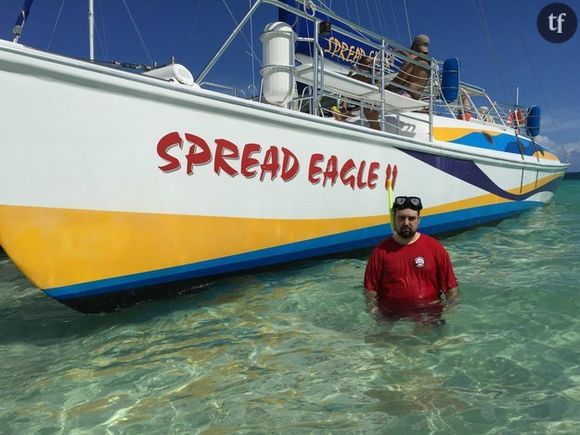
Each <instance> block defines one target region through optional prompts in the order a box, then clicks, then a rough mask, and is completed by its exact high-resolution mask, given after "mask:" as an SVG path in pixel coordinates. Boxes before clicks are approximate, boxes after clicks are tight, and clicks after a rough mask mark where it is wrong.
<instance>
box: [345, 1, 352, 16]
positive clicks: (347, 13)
mask: <svg viewBox="0 0 580 435" xmlns="http://www.w3.org/2000/svg"><path fill="white" fill-rule="evenodd" d="M348 2H349V0H344V5H345V6H346V15H347V18H348V21H352V15H351V14H350V8H349V7H348Z"/></svg>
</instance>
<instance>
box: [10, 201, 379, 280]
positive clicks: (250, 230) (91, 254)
mask: <svg viewBox="0 0 580 435" xmlns="http://www.w3.org/2000/svg"><path fill="white" fill-rule="evenodd" d="M385 210H386V206H385ZM8 223H9V224H8ZM386 223H388V217H387V215H386V214H385V215H384V216H371V217H363V218H345V219H316V220H313V219H303V220H286V219H247V218H230V217H204V216H181V215H167V214H152V213H151V214H149V213H127V212H104V211H87V210H69V209H54V208H40V207H39V208H36V207H14V206H0V234H2V237H3V238H2V242H3V244H4V248H5V249H6V251H7V252H8V253H9V254H10V256H11V258H12V260H13V261H14V262H15V263H16V264H17V265H18V267H20V269H21V270H22V271H23V273H24V274H25V275H26V276H27V277H28V278H29V279H30V280H31V281H33V282H34V284H35V285H36V286H37V287H40V288H42V289H48V288H54V287H62V286H66V285H72V284H77V283H82V282H90V281H96V280H100V279H105V278H111V277H117V276H125V275H130V274H135V273H140V272H146V271H150V270H158V269H163V268H167V267H174V266H179V265H185V264H192V263H197V262H200V261H204V260H210V259H215V258H220V257H225V256H229V255H235V254H240V253H244V252H250V251H255V250H258V249H264V248H269V247H273V246H280V245H285V244H288V243H292V242H296V241H302V240H308V239H312V238H316V237H323V236H327V235H332V234H339V233H343V232H346V231H351V230H356V229H361V228H366V227H370V226H375V225H380V224H386Z"/></svg>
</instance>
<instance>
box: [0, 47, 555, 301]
mask: <svg viewBox="0 0 580 435" xmlns="http://www.w3.org/2000/svg"><path fill="white" fill-rule="evenodd" d="M0 83H2V101H4V102H5V104H4V105H3V107H2V109H0V110H1V111H2V119H3V121H4V122H3V124H4V125H3V128H2V129H1V131H0V244H1V245H2V246H3V248H4V249H5V251H6V252H7V253H8V255H9V256H10V257H11V258H12V260H13V261H14V262H15V263H16V264H17V265H18V267H19V268H20V269H21V270H22V271H23V273H24V274H25V275H26V276H27V277H28V278H29V279H30V280H31V281H32V282H33V283H34V284H35V285H36V286H37V287H39V288H41V289H43V290H44V291H46V293H47V294H49V295H50V296H52V297H55V298H56V299H58V300H61V301H62V302H64V303H67V304H69V305H71V306H74V307H76V308H80V309H82V310H86V311H99V310H101V309H103V308H104V307H105V305H110V304H113V305H114V304H115V303H117V302H116V301H120V300H124V299H125V298H130V297H133V296H135V295H137V294H138V293H139V292H138V291H137V290H135V289H139V288H143V287H150V286H152V285H157V284H163V283H168V282H173V281H177V280H182V279H191V278H207V277H209V276H215V275H220V274H225V273H230V272H236V271H242V270H247V269H252V268H256V267H260V266H266V265H272V264H278V263H283V262H287V261H291V260H295V259H300V258H308V257H312V256H317V255H324V254H331V253H335V252H341V251H346V250H352V249H357V248H362V247H367V246H372V245H374V244H375V243H377V242H378V241H379V240H380V239H382V238H384V237H385V236H386V235H387V234H388V233H389V232H390V228H389V217H388V204H387V192H386V190H385V187H384V186H385V180H386V170H387V167H388V166H389V165H390V166H391V167H394V166H396V167H397V170H398V177H397V182H396V186H395V194H400V195H417V196H420V197H421V198H422V199H423V202H424V205H425V209H424V212H423V220H422V230H423V231H425V232H429V233H440V232H447V231H455V230H459V229H461V228H465V227H469V226H474V225H478V224H481V223H485V222H489V221H493V220H498V219H502V218H505V217H507V216H510V215H513V214H516V213H519V212H522V211H524V210H527V209H529V208H531V207H534V206H537V205H541V204H544V203H547V202H548V201H550V200H551V198H552V196H553V192H554V190H555V188H556V186H557V183H558V181H559V180H560V178H561V177H562V176H563V174H564V172H565V169H566V165H563V164H561V163H560V162H559V161H558V160H557V158H555V157H554V156H552V155H551V154H549V153H545V155H542V156H540V155H539V154H538V155H533V156H521V155H519V154H518V155H516V154H514V153H507V152H499V151H494V150H489V149H478V148H476V147H473V146H465V145H460V144H453V143H450V142H448V141H437V140H436V141H435V142H429V140H428V136H427V131H426V130H425V129H424V128H423V129H422V128H421V127H417V128H415V129H414V130H413V131H412V132H410V133H408V134H405V135H396V134H390V133H383V132H376V131H373V130H370V129H367V128H364V127H360V126H352V125H349V124H346V123H340V122H335V121H334V120H332V119H324V118H316V117H313V116H310V115H307V114H302V113H299V112H294V111H290V110H286V109H280V108H275V107H272V106H267V105H264V104H260V103H255V102H250V101H245V100H241V99H237V98H233V97H227V96H223V95H221V94H216V93H212V92H208V91H204V90H195V89H192V88H191V87H186V86H181V85H174V84H171V83H166V82H163V81H160V80H156V79H155V78H150V77H145V76H139V75H134V74H129V73H125V72H122V71H116V70H111V69H108V68H103V67H99V66H96V65H91V64H88V63H85V62H81V61H75V60H71V59H67V58H63V57H59V56H54V55H49V54H46V53H42V52H39V51H35V50H31V49H27V48H24V47H22V46H20V45H17V44H12V43H7V42H1V43H0ZM6 102H10V104H6ZM418 116H421V115H418ZM445 122H447V124H445V125H443V124H442V125H441V126H440V130H439V131H440V132H441V135H445V134H448V132H449V130H453V129H457V128H460V127H461V125H460V124H453V123H451V124H449V122H451V120H450V121H445ZM453 122H455V123H458V122H459V121H453ZM418 125H420V123H419V124H418ZM487 130H489V131H490V132H491V133H493V134H498V135H501V134H505V132H503V133H502V132H501V131H499V130H498V131H495V133H494V129H493V128H491V127H490V128H488V129H487ZM495 130H497V129H495ZM436 132H437V131H436ZM436 139H437V134H436ZM188 156H189V157H188Z"/></svg>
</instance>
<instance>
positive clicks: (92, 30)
mask: <svg viewBox="0 0 580 435" xmlns="http://www.w3.org/2000/svg"><path fill="white" fill-rule="evenodd" d="M93 6H94V0H89V59H90V60H95V13H94V8H93Z"/></svg>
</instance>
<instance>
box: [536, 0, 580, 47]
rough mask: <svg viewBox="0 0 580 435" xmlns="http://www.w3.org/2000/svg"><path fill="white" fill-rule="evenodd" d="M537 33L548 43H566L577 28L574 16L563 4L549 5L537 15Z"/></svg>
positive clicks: (570, 9) (569, 8)
mask: <svg viewBox="0 0 580 435" xmlns="http://www.w3.org/2000/svg"><path fill="white" fill-rule="evenodd" d="M537 25H538V31H539V32H540V35H542V37H543V38H544V39H545V40H546V41H549V42H553V43H560V42H566V41H567V40H569V39H570V38H571V37H572V36H574V33H576V27H577V26H578V20H577V18H576V14H575V13H574V11H573V10H572V8H571V7H569V6H568V5H565V4H564V3H550V4H549V5H548V6H546V7H544V9H542V10H541V11H540V13H539V14H538V21H537Z"/></svg>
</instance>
